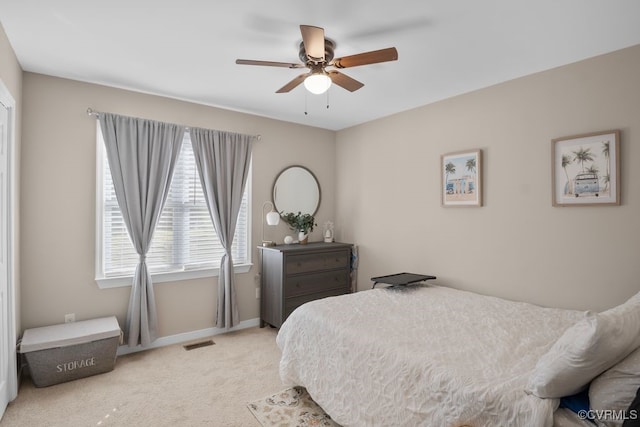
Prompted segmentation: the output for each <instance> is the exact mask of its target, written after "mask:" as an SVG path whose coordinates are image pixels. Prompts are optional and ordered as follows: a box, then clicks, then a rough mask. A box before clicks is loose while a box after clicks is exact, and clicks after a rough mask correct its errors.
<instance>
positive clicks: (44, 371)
mask: <svg viewBox="0 0 640 427" xmlns="http://www.w3.org/2000/svg"><path fill="white" fill-rule="evenodd" d="M121 335H122V332H121V331H120V326H119V325H118V320H117V319H116V318H115V316H111V317H103V318H100V319H91V320H83V321H79V322H73V323H65V324H61V325H53V326H45V327H42V328H33V329H27V330H25V331H24V335H23V336H22V342H21V344H20V353H22V354H23V355H24V357H25V359H26V362H27V368H28V369H29V372H30V373H31V379H32V380H33V383H34V384H35V386H36V387H46V386H50V385H53V384H58V383H62V382H66V381H71V380H76V379H78V378H84V377H88V376H90V375H96V374H101V373H104V372H109V371H111V370H113V368H114V366H115V362H116V352H117V350H118V344H119V343H120V340H121Z"/></svg>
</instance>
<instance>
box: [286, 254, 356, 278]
mask: <svg viewBox="0 0 640 427" xmlns="http://www.w3.org/2000/svg"><path fill="white" fill-rule="evenodd" d="M350 258H351V252H350V251H348V250H346V251H334V252H327V253H314V254H300V255H291V256H289V257H287V259H286V262H285V266H284V267H285V274H287V275H289V274H298V273H307V272H310V271H318V270H329V269H332V268H347V267H349V262H350Z"/></svg>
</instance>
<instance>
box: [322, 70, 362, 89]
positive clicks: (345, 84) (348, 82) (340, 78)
mask: <svg viewBox="0 0 640 427" xmlns="http://www.w3.org/2000/svg"><path fill="white" fill-rule="evenodd" d="M327 74H328V75H329V78H331V81H332V82H333V83H335V84H337V85H338V86H340V87H342V88H344V89H346V90H348V91H349V92H355V91H356V90H358V89H360V88H361V87H362V86H364V83H360V82H359V81H357V80H356V79H353V78H351V77H349V76H347V75H346V74H343V73H341V72H340V71H336V70H332V71H328V72H327Z"/></svg>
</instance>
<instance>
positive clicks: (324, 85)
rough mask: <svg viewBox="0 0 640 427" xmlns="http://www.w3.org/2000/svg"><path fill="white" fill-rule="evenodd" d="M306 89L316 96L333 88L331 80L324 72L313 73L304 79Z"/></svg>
mask: <svg viewBox="0 0 640 427" xmlns="http://www.w3.org/2000/svg"><path fill="white" fill-rule="evenodd" d="M304 87H305V88H307V90H308V91H309V92H311V93H313V94H314V95H320V94H323V93H325V92H326V91H327V90H329V87H331V78H330V77H329V76H328V75H327V73H325V72H324V71H321V72H318V73H312V74H311V75H309V76H308V77H307V78H306V79H304Z"/></svg>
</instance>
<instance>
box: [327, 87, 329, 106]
mask: <svg viewBox="0 0 640 427" xmlns="http://www.w3.org/2000/svg"><path fill="white" fill-rule="evenodd" d="M328 109H329V91H327V110H328Z"/></svg>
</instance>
